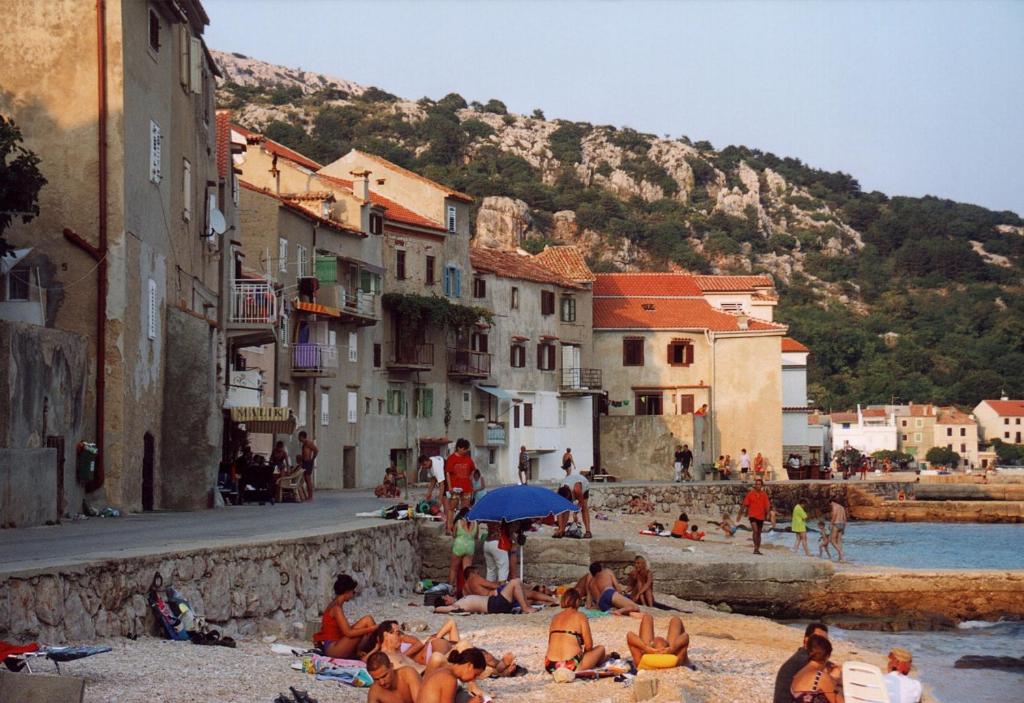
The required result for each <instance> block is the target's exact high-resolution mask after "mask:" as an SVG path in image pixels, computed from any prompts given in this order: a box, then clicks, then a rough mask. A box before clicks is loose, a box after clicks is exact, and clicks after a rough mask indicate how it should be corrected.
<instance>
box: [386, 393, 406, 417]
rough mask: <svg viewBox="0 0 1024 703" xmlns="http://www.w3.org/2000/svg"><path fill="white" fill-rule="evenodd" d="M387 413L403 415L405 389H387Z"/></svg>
mask: <svg viewBox="0 0 1024 703" xmlns="http://www.w3.org/2000/svg"><path fill="white" fill-rule="evenodd" d="M388 415H405V391H403V390H402V389H401V388H389V389H388Z"/></svg>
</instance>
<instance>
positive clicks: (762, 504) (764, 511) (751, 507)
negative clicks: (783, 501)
mask: <svg viewBox="0 0 1024 703" xmlns="http://www.w3.org/2000/svg"><path fill="white" fill-rule="evenodd" d="M743 507H745V508H746V509H747V515H749V516H750V518H751V519H752V520H754V519H756V520H761V521H764V520H765V519H767V517H768V511H769V510H771V508H772V504H771V501H770V500H768V494H767V493H765V492H764V491H750V492H749V493H747V497H746V498H744V499H743Z"/></svg>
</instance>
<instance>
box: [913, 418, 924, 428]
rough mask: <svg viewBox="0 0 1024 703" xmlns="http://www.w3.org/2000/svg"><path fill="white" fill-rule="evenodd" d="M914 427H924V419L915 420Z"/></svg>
mask: <svg viewBox="0 0 1024 703" xmlns="http://www.w3.org/2000/svg"><path fill="white" fill-rule="evenodd" d="M914 427H924V420H922V419H921V418H917V419H916V420H914Z"/></svg>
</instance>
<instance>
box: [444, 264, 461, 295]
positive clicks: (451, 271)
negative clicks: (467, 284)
mask: <svg viewBox="0 0 1024 703" xmlns="http://www.w3.org/2000/svg"><path fill="white" fill-rule="evenodd" d="M444 294H445V295H446V296H448V297H449V298H461V297H462V271H460V270H459V268H458V267H457V266H445V267H444Z"/></svg>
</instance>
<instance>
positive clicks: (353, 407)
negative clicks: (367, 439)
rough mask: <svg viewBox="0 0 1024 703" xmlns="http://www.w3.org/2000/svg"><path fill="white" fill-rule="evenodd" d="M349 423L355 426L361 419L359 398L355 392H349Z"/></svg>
mask: <svg viewBox="0 0 1024 703" xmlns="http://www.w3.org/2000/svg"><path fill="white" fill-rule="evenodd" d="M347 405H348V407H347V408H346V410H347V411H348V421H349V423H352V424H354V423H355V422H356V420H357V419H358V417H359V396H358V395H356V392H355V391H349V392H348V403H347Z"/></svg>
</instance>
